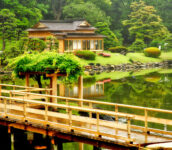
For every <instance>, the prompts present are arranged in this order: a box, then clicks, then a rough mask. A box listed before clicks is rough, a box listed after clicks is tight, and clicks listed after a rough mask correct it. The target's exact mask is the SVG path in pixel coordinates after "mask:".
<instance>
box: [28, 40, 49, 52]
mask: <svg viewBox="0 0 172 150" xmlns="http://www.w3.org/2000/svg"><path fill="white" fill-rule="evenodd" d="M28 48H29V49H30V50H34V51H39V52H41V51H43V50H44V49H45V48H46V44H45V42H44V41H43V40H41V39H37V38H33V39H30V40H29V43H28Z"/></svg>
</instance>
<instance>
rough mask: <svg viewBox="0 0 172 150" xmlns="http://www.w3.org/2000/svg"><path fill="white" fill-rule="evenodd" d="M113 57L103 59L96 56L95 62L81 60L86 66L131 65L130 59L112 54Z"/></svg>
mask: <svg viewBox="0 0 172 150" xmlns="http://www.w3.org/2000/svg"><path fill="white" fill-rule="evenodd" d="M110 54H111V57H103V56H98V55H97V56H96V59H95V60H84V59H81V61H82V62H83V63H85V64H89V63H100V64H102V65H106V64H114V65H119V64H126V63H131V62H130V61H129V58H128V57H126V56H124V55H121V54H118V53H110Z"/></svg>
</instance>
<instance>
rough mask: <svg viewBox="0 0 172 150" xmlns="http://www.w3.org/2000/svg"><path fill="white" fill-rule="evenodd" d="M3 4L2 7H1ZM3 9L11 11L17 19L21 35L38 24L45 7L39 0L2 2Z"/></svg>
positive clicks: (8, 0)
mask: <svg viewBox="0 0 172 150" xmlns="http://www.w3.org/2000/svg"><path fill="white" fill-rule="evenodd" d="M1 4H2V5H1ZM0 8H1V9H9V10H10V11H11V12H13V13H14V14H15V16H16V18H17V23H16V24H17V27H18V28H19V29H20V30H19V33H20V32H21V31H23V30H25V29H27V28H29V27H31V26H32V25H34V24H35V23H36V22H38V21H39V20H40V19H41V18H42V15H41V10H43V8H44V7H43V6H42V7H40V4H39V3H37V0H24V1H23V0H1V2H0Z"/></svg>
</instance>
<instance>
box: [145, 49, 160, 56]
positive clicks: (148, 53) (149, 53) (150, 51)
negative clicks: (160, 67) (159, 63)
mask: <svg viewBox="0 0 172 150" xmlns="http://www.w3.org/2000/svg"><path fill="white" fill-rule="evenodd" d="M144 54H145V55H146V56H147V57H154V58H157V57H159V56H160V55H161V51H160V49H159V48H157V47H149V48H146V49H145V50H144Z"/></svg>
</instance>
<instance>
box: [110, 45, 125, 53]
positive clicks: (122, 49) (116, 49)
mask: <svg viewBox="0 0 172 150" xmlns="http://www.w3.org/2000/svg"><path fill="white" fill-rule="evenodd" d="M109 51H111V52H112V53H122V54H126V53H127V51H128V49H127V48H126V47H124V46H116V47H111V48H109Z"/></svg>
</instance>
